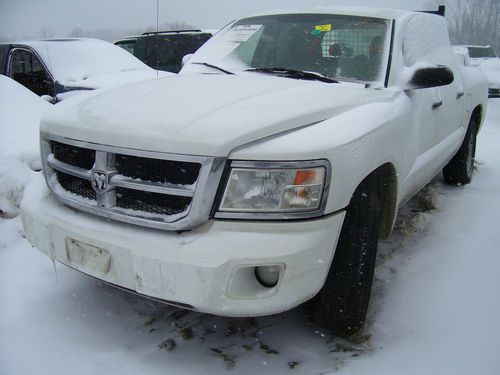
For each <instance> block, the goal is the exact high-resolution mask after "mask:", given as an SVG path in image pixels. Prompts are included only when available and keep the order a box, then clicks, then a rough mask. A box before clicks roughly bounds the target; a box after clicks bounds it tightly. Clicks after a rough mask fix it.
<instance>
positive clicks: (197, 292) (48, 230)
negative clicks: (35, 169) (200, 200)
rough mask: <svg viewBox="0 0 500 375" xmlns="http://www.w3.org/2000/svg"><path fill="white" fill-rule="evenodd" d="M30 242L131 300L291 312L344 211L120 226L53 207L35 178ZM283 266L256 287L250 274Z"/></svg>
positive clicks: (320, 272)
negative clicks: (182, 228) (179, 225)
mask: <svg viewBox="0 0 500 375" xmlns="http://www.w3.org/2000/svg"><path fill="white" fill-rule="evenodd" d="M21 213H22V219H23V225H24V228H25V231H26V234H27V237H28V240H29V241H30V242H31V243H32V244H33V245H34V246H35V247H36V248H38V249H39V250H40V251H41V252H43V253H45V254H47V255H48V256H49V257H50V258H52V259H54V260H57V261H59V262H61V263H64V264H66V265H68V266H70V267H72V268H74V269H77V270H79V271H82V272H84V273H86V274H89V275H91V276H94V277H96V278H98V279H101V280H103V281H106V282H108V283H111V284H115V285H117V286H120V287H123V288H126V289H130V290H133V291H135V292H137V293H139V294H143V295H146V296H150V297H153V298H158V299H161V300H164V301H167V302H170V303H174V304H178V305H180V306H183V307H187V308H192V309H194V310H198V311H201V312H206V313H212V314H217V315H223V316H259V315H267V314H273V313H277V312H281V311H285V310H289V309H291V308H293V307H295V306H297V305H299V304H301V303H302V302H305V301H306V300H308V299H310V298H311V297H313V296H314V295H315V294H316V293H317V292H318V291H319V290H320V289H321V287H322V286H323V283H324V281H325V279H326V276H327V274H328V270H329V268H330V263H331V261H332V258H333V254H334V249H335V248H336V244H337V240H338V235H339V233H340V229H341V226H342V222H343V218H344V212H340V213H337V214H333V215H329V216H327V217H323V218H320V219H315V220H307V221H290V222H250V221H222V220H215V221H210V222H208V223H207V224H205V225H203V226H202V227H199V228H196V229H195V230H192V231H190V232H184V233H181V234H178V233H174V232H166V231H161V230H155V229H148V228H143V227H137V226H133V225H130V224H125V223H118V222H114V221H109V220H106V219H102V218H100V217H97V216H94V215H91V214H87V213H84V212H81V211H78V210H75V209H72V208H69V207H67V206H65V205H63V204H62V203H60V202H58V201H56V200H55V199H54V198H53V197H52V196H51V195H50V193H49V191H48V188H47V187H46V185H45V182H44V180H43V176H42V175H41V174H40V175H39V176H37V178H36V180H35V181H33V182H32V183H31V184H30V185H29V186H28V187H27V188H26V190H25V194H24V199H23V202H22V204H21ZM259 265H280V266H283V269H282V272H281V274H280V280H279V282H278V284H277V285H276V286H275V287H273V288H266V287H264V286H262V285H261V284H260V283H259V282H258V281H257V279H256V277H255V274H254V267H255V266H259Z"/></svg>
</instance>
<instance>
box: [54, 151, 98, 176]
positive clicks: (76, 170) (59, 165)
mask: <svg viewBox="0 0 500 375" xmlns="http://www.w3.org/2000/svg"><path fill="white" fill-rule="evenodd" d="M48 164H49V166H50V167H51V168H53V169H56V170H58V171H60V172H64V173H66V174H70V175H72V176H76V177H79V178H82V179H86V180H89V181H90V170H87V169H83V168H80V167H75V166H73V165H70V164H66V163H63V162H61V161H59V160H57V159H55V158H54V154H50V155H49V158H48Z"/></svg>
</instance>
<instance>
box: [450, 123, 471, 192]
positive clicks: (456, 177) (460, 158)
mask: <svg viewBox="0 0 500 375" xmlns="http://www.w3.org/2000/svg"><path fill="white" fill-rule="evenodd" d="M476 141H477V127H476V121H475V120H474V119H471V122H470V124H469V128H468V129H467V133H466V134H465V138H464V141H463V142H462V145H461V146H460V149H459V150H458V151H457V153H456V154H455V156H454V157H453V159H451V160H450V162H449V163H448V164H447V165H446V166H445V167H444V168H443V177H444V181H445V182H446V183H447V184H450V185H466V184H468V183H470V182H471V179H472V173H473V171H474V158H475V156H476Z"/></svg>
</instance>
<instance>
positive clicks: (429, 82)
mask: <svg viewBox="0 0 500 375" xmlns="http://www.w3.org/2000/svg"><path fill="white" fill-rule="evenodd" d="M454 80H455V76H454V75H453V72H452V71H451V69H450V68H448V67H446V66H443V65H435V66H429V67H425V68H419V69H417V70H415V72H414V73H413V76H412V77H411V79H410V82H408V86H409V87H408V88H409V89H427V88H430V87H439V86H446V85H449V84H451V83H452V82H453V81H454Z"/></svg>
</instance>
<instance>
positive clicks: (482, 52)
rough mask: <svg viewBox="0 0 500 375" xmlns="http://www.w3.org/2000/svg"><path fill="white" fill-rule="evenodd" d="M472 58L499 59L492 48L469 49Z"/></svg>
mask: <svg viewBox="0 0 500 375" xmlns="http://www.w3.org/2000/svg"><path fill="white" fill-rule="evenodd" d="M467 49H468V50H469V56H470V57H471V58H473V59H474V58H481V57H497V55H496V53H495V51H494V50H493V48H491V47H467Z"/></svg>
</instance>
